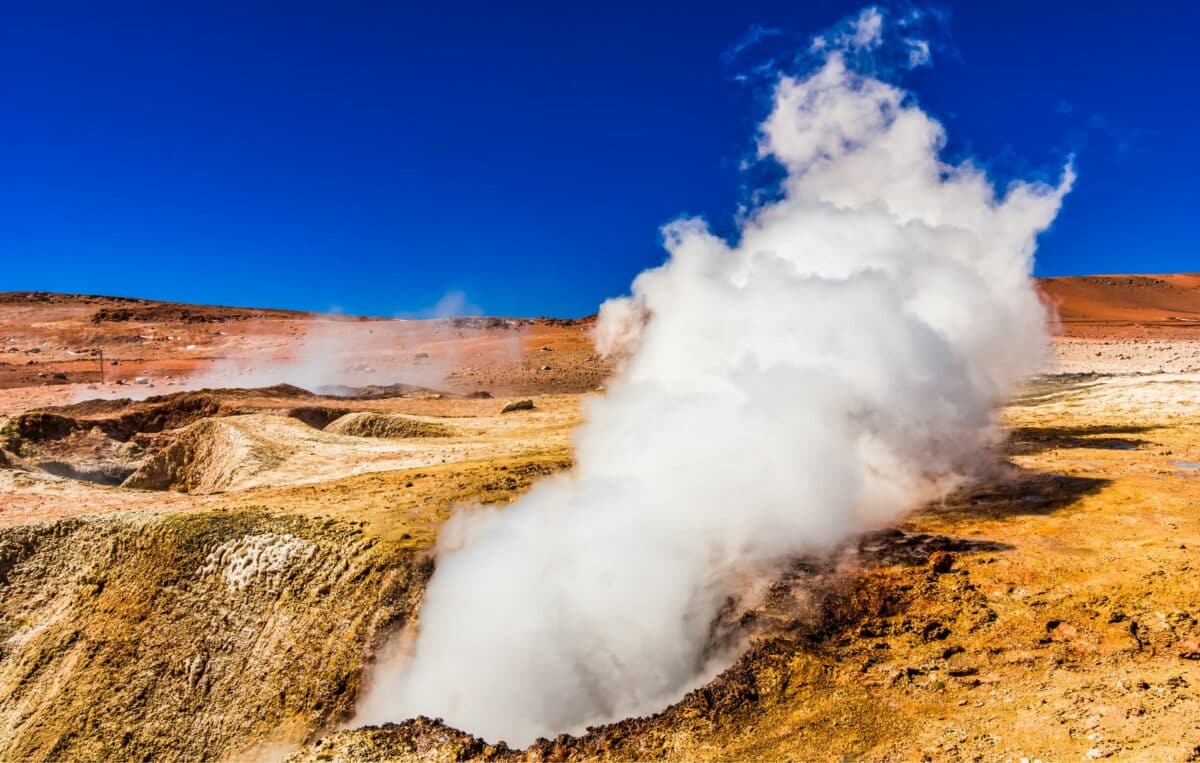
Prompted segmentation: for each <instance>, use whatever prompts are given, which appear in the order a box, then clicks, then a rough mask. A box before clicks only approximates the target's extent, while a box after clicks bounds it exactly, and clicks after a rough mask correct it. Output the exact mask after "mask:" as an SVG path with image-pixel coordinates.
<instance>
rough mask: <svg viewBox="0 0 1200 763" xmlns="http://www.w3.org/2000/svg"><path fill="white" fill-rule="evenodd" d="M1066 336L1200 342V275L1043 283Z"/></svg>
mask: <svg viewBox="0 0 1200 763" xmlns="http://www.w3.org/2000/svg"><path fill="white" fill-rule="evenodd" d="M1038 285H1039V287H1040V289H1041V291H1042V293H1043V295H1044V296H1045V297H1046V302H1047V303H1048V304H1049V305H1051V306H1052V307H1054V308H1055V309H1056V310H1057V311H1058V317H1059V321H1060V325H1061V328H1060V329H1059V331H1058V332H1057V333H1061V334H1062V335H1065V336H1072V337H1084V338H1091V339H1099V338H1139V337H1141V338H1154V339H1189V338H1195V339H1200V273H1175V274H1169V275H1099V276H1071V277H1064V278H1043V279H1040V280H1039V282H1038Z"/></svg>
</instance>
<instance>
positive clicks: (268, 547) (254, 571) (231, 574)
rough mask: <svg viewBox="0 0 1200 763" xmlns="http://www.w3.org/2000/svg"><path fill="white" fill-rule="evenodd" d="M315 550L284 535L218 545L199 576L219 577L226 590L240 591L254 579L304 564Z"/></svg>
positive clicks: (263, 536) (266, 535) (292, 536)
mask: <svg viewBox="0 0 1200 763" xmlns="http://www.w3.org/2000/svg"><path fill="white" fill-rule="evenodd" d="M316 550H317V547H316V546H315V545H313V544H312V543H309V542H308V541H306V540H304V539H302V538H297V537H296V536H294V535H291V534H288V533H285V534H283V535H276V534H275V533H262V534H260V535H246V536H244V537H242V538H239V539H237V540H230V541H226V542H224V543H222V544H221V545H219V546H217V547H216V548H215V549H213V552H212V553H211V554H209V555H208V557H207V558H205V560H204V566H203V567H201V568H200V574H201V575H215V574H216V573H218V572H219V573H221V577H223V578H225V583H226V584H227V585H228V586H229V590H231V591H233V590H241V589H243V588H245V587H246V586H247V585H249V584H250V583H251V581H253V580H254V579H255V578H256V577H259V576H261V575H268V574H273V573H279V572H283V571H284V570H286V569H287V568H288V567H290V566H292V565H293V564H296V563H297V562H307V561H308V560H309V559H311V558H312V556H313V554H314V553H315V552H316Z"/></svg>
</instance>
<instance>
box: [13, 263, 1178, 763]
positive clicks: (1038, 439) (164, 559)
mask: <svg viewBox="0 0 1200 763" xmlns="http://www.w3.org/2000/svg"><path fill="white" fill-rule="evenodd" d="M1125 278H1131V277H1113V278H1112V279H1110V280H1113V281H1114V285H1113V286H1106V285H1105V284H1104V283H1099V284H1097V283H1090V282H1087V283H1083V284H1082V285H1076V284H1073V283H1067V284H1066V285H1063V284H1054V283H1051V284H1049V286H1048V287H1047V290H1048V291H1049V292H1052V293H1056V294H1058V297H1057V298H1058V299H1059V301H1060V303H1061V304H1064V305H1065V308H1064V315H1065V316H1068V317H1071V319H1072V320H1073V321H1074V323H1072V324H1068V323H1067V322H1066V321H1064V323H1063V324H1062V325H1063V326H1074V328H1066V329H1063V331H1062V333H1063V334H1071V335H1070V336H1061V337H1059V338H1058V339H1057V340H1056V344H1055V350H1056V358H1055V359H1054V361H1053V363H1052V364H1051V365H1049V366H1048V368H1047V375H1046V376H1044V377H1042V378H1040V379H1038V380H1036V381H1035V382H1034V383H1032V384H1031V385H1030V387H1029V389H1028V390H1027V391H1026V393H1025V394H1024V395H1022V396H1021V397H1020V398H1018V399H1016V400H1014V401H1012V402H1011V404H1010V405H1008V406H1007V407H1006V408H1005V409H1004V411H1003V418H1004V421H1005V423H1006V424H1007V425H1008V426H1009V427H1010V430H1011V435H1010V436H1009V438H1008V440H1007V442H1006V443H1005V445H1004V446H1003V447H1002V448H1000V449H999V450H998V451H997V452H996V453H994V454H991V455H990V456H989V457H988V460H987V464H988V465H989V468H988V469H986V470H985V471H986V473H987V475H988V476H987V477H986V478H983V479H981V481H979V482H977V483H974V484H971V485H969V486H967V487H964V488H963V489H962V490H960V491H959V492H957V493H956V494H954V495H953V496H951V497H950V498H949V499H947V500H946V501H944V502H941V503H939V504H938V505H933V506H928V507H925V508H924V509H923V510H921V511H919V512H918V513H916V514H914V515H913V516H912V517H910V518H909V519H908V520H907V521H906V522H904V523H903V524H902V525H900V526H898V527H896V528H891V529H889V530H885V531H882V532H879V533H875V534H872V535H869V536H866V537H863V538H860V539H858V540H856V541H855V542H853V543H851V544H849V545H848V546H847V547H846V548H844V549H842V550H841V551H839V552H838V553H836V554H833V555H831V556H830V557H829V558H822V559H798V560H796V561H795V562H794V564H793V565H792V566H791V567H789V568H788V569H784V570H780V571H779V574H778V577H777V579H776V580H775V582H774V584H773V585H772V586H771V587H770V589H769V591H768V594H767V595H766V596H765V597H763V598H756V599H753V600H750V599H747V600H746V601H742V602H735V603H734V604H733V605H732V607H731V610H730V613H729V614H728V617H727V619H728V623H726V625H728V626H729V628H730V629H731V632H732V634H733V636H734V637H735V638H737V639H739V640H740V641H741V643H743V644H744V645H745V651H744V653H743V654H742V656H741V657H740V658H739V659H737V660H736V661H734V663H733V664H732V665H731V667H729V668H728V669H727V670H726V671H724V672H723V673H721V674H720V675H719V676H717V677H716V678H715V679H714V680H713V681H711V682H709V683H707V684H705V685H703V686H700V687H697V688H696V689H695V690H694V691H692V692H691V693H689V694H688V695H687V696H685V697H682V698H680V700H679V702H677V703H676V704H674V705H672V706H670V707H668V708H664V709H663V711H662V712H661V713H659V714H657V715H655V716H653V717H649V718H639V719H628V720H625V721H622V722H620V723H616V724H613V725H610V726H604V727H600V728H596V729H593V730H591V731H590V732H589V733H588V734H586V735H584V736H582V737H578V738H572V737H561V738H559V739H556V740H544V741H542V742H539V743H537V744H535V745H533V746H532V747H531V748H529V749H528V750H512V749H509V748H508V747H507V746H505V745H503V744H501V743H499V740H480V739H475V738H473V737H470V736H469V735H466V734H463V733H461V732H458V731H456V730H454V729H448V728H446V727H444V726H442V725H441V724H440V723H438V722H437V721H436V720H430V719H418V720H414V721H408V722H405V723H402V724H399V725H394V726H386V727H380V728H372V729H344V730H338V729H339V728H340V727H341V726H342V725H343V724H344V723H345V722H346V721H347V720H348V719H349V718H350V716H351V713H352V709H353V706H354V701H355V698H356V697H357V695H358V692H359V689H360V687H361V686H362V685H363V683H364V682H365V681H369V680H370V675H371V664H372V660H373V655H374V654H375V653H376V651H377V650H378V649H379V647H380V645H381V644H382V643H383V641H384V640H385V639H386V637H387V635H388V634H391V633H394V632H396V630H397V629H399V628H401V627H403V626H404V625H405V624H406V623H408V622H409V621H410V620H411V618H413V617H414V616H415V615H416V613H417V612H418V611H419V604H420V599H421V595H422V592H423V590H424V583H425V581H426V580H427V579H428V576H429V574H431V571H432V558H431V555H430V549H431V548H432V545H433V543H434V541H435V539H436V536H437V532H438V528H439V527H440V525H441V523H442V522H443V521H444V520H445V519H446V518H447V517H448V516H449V513H450V512H451V510H452V509H453V507H454V506H455V505H458V504H461V503H463V502H467V501H479V502H483V503H488V504H497V505H502V504H504V503H507V502H509V501H511V500H513V499H514V498H515V497H516V496H517V495H519V494H520V493H521V492H523V491H524V490H525V489H527V488H528V487H529V486H530V485H531V484H532V483H533V482H535V481H536V480H537V479H539V478H541V477H543V476H545V475H548V474H552V473H554V472H556V471H560V470H563V469H567V468H569V467H570V464H571V446H570V431H571V428H572V427H573V425H574V424H576V423H577V422H578V421H579V418H580V403H581V401H582V400H583V399H584V398H585V397H586V395H588V394H602V392H596V391H595V390H596V387H597V386H599V385H602V384H603V380H604V378H605V376H606V375H607V374H608V373H609V372H610V370H611V369H610V367H609V366H608V365H607V363H606V361H604V360H602V359H600V358H598V357H597V356H595V354H594V351H593V350H592V349H591V347H590V343H589V342H588V340H587V336H586V323H577V322H556V321H530V322H524V323H522V322H514V323H510V322H508V321H507V320H502V321H498V322H491V321H488V320H483V321H475V320H472V321H471V322H466V323H462V324H460V325H457V326H456V325H454V324H453V323H452V322H445V321H442V322H437V321H433V322H415V321H414V322H402V323H398V324H397V325H395V326H393V325H392V324H391V323H390V322H385V321H374V320H372V321H358V320H357V319H347V318H344V317H336V318H320V317H318V318H314V317H312V316H302V315H299V314H294V313H276V312H272V311H254V310H246V311H237V310H233V311H231V310H227V309H225V308H197V307H192V306H180V305H164V304H163V303H147V302H141V301H133V302H131V301H123V300H110V299H106V298H90V297H66V296H59V295H7V296H5V297H3V298H0V338H3V337H5V336H7V337H8V338H7V339H4V341H3V343H0V382H2V383H0V386H2V387H6V388H5V389H0V729H3V731H0V759H4V760H17V759H20V760H26V759H54V760H97V759H119V760H127V759H147V758H165V759H183V760H194V759H226V760H274V759H280V758H283V757H289V758H290V759H291V760H298V761H299V760H303V761H310V760H393V759H446V760H451V759H453V760H461V759H470V758H483V759H517V758H520V759H597V758H605V759H621V760H627V759H634V758H638V759H647V758H648V759H663V758H670V759H713V758H716V759H729V758H740V759H792V760H814V759H822V760H824V759H828V760H841V759H847V758H851V759H857V758H866V759H883V760H921V759H926V760H945V759H974V760H1014V761H1016V760H1020V759H1022V758H1025V759H1028V760H1037V759H1041V760H1046V761H1049V760H1067V759H1095V758H1113V759H1130V760H1188V759H1200V720H1198V719H1200V624H1198V620H1200V605H1198V604H1197V599H1196V590H1197V587H1196V573H1197V570H1196V568H1195V567H1194V562H1193V561H1192V560H1193V558H1194V552H1195V549H1197V548H1200V422H1198V420H1197V418H1196V416H1195V413H1194V412H1195V411H1196V410H1197V404H1198V403H1200V368H1198V367H1197V366H1198V365H1200V358H1198V357H1197V350H1200V344H1198V343H1197V340H1196V339H1192V338H1190V337H1191V336H1192V334H1191V333H1190V331H1191V330H1190V329H1189V328H1177V329H1176V330H1175V332H1174V334H1170V333H1169V332H1167V331H1166V329H1167V328H1170V327H1171V324H1172V323H1173V324H1175V325H1176V326H1179V325H1182V324H1184V323H1187V321H1179V320H1172V321H1171V322H1167V321H1168V319H1169V318H1170V315H1174V316H1176V317H1180V316H1182V317H1185V318H1186V317H1187V315H1188V314H1189V313H1188V312H1187V309H1186V308H1188V306H1189V305H1191V304H1197V305H1200V301H1197V302H1196V303H1188V302H1187V301H1186V300H1184V301H1182V302H1181V301H1179V300H1181V299H1183V297H1180V294H1183V295H1184V297H1186V295H1187V294H1188V293H1189V292H1188V291H1187V289H1189V288H1190V286H1189V284H1190V281H1188V280H1186V279H1187V278H1190V277H1168V280H1164V281H1163V283H1165V284H1166V286H1163V285H1155V284H1151V285H1148V286H1130V285H1129V284H1128V283H1126V282H1125V281H1124V280H1123V279H1125ZM1179 278H1183V279H1184V280H1182V281H1181V280H1179ZM1169 279H1175V280H1169ZM1136 283H1141V281H1136ZM1133 290H1140V291H1137V292H1136V294H1137V295H1138V296H1137V299H1136V300H1134V302H1136V304H1134V305H1133V306H1132V307H1129V306H1128V305H1126V304H1125V303H1123V302H1121V300H1125V301H1126V302H1129V301H1130V300H1131V299H1132V298H1131V297H1130V296H1129V294H1130V293H1131V291H1133ZM1081 294H1082V295H1083V296H1080V295H1081ZM1064 295H1065V297H1064ZM1097 295H1099V296H1097ZM1084 297H1086V299H1085V298H1084ZM1155 300H1157V302H1155ZM1164 300H1166V301H1167V302H1169V305H1168V306H1167V307H1169V308H1170V310H1173V311H1174V312H1172V313H1170V315H1167V313H1165V312H1163V311H1164V310H1167V308H1164V307H1162V305H1161V304H1159V303H1162V302H1163V301H1164ZM1148 303H1153V304H1152V305H1151V307H1149V308H1148V307H1147V306H1146V305H1147V304H1148ZM1081 305H1082V307H1081ZM1097 305H1099V307H1097ZM1154 305H1158V306H1157V307H1155V306H1154ZM1127 308H1128V309H1127ZM1148 309H1153V310H1157V311H1158V312H1154V313H1153V314H1152V315H1150V316H1149V318H1147V317H1146V315H1145V314H1143V313H1138V315H1139V316H1141V318H1138V317H1137V316H1135V318H1133V319H1131V318H1130V317H1129V313H1128V310H1142V311H1145V310H1148ZM1122 311H1124V312H1122ZM97 316H99V317H97ZM1114 316H1115V317H1114ZM1139 319H1144V320H1146V321H1150V322H1151V323H1153V322H1154V321H1151V319H1155V320H1157V319H1162V320H1161V321H1158V322H1157V323H1154V325H1153V326H1151V325H1150V323H1146V324H1145V325H1143V326H1142V327H1141V328H1140V329H1139V328H1138V326H1137V320H1139ZM1131 321H1132V322H1131ZM1164 322H1167V323H1164ZM314 323H317V324H320V328H319V329H314V328H313V325H314ZM1159 323H1164V325H1159ZM408 324H415V325H411V326H410V325H408ZM330 325H333V326H335V327H336V328H337V331H336V332H334V331H331V330H330V328H329V326H330ZM252 326H253V328H251V327H252ZM345 326H351V327H352V328H351V329H350V330H349V331H345V332H342V329H343V328H344V327H345ZM1105 326H1109V327H1110V329H1109V330H1107V333H1106V329H1105V328H1104V327H1105ZM364 327H365V328H364ZM1139 330H1142V331H1143V332H1144V333H1145V334H1147V335H1143V336H1132V335H1130V332H1131V331H1133V332H1135V333H1136V331H1139ZM314 331H316V332H317V333H318V334H321V335H322V337H325V336H336V337H337V341H332V340H326V339H325V338H320V340H319V341H315V340H313V339H312V338H311V337H313V336H314ZM373 331H374V332H378V333H371V332H373ZM189 332H191V333H189ZM216 332H223V333H216ZM1151 333H1153V336H1150V335H1148V334H1151ZM148 336H149V337H160V336H161V337H168V338H163V339H157V338H156V339H154V340H149V339H144V338H143V339H141V340H140V341H134V340H133V337H148ZM377 336H383V337H384V338H385V341H382V342H376V341H375V339H374V338H375V337H377ZM205 342H207V344H205ZM189 344H195V345H197V347H195V348H193V349H187V347H188V345H189ZM318 345H319V346H320V347H321V348H322V352H323V353H324V355H323V357H326V358H335V359H336V362H334V363H333V365H335V366H337V367H338V373H336V374H333V375H332V376H331V378H327V379H324V380H322V382H323V383H322V385H320V386H323V387H324V389H321V390H316V389H305V388H298V387H296V386H272V387H267V388H265V389H258V390H254V391H245V390H236V389H216V390H209V391H204V392H200V391H193V392H188V391H184V390H188V389H190V388H192V387H193V386H196V385H197V384H198V383H200V382H202V381H204V380H211V379H213V378H217V377H214V376H213V375H211V373H210V372H209V370H208V369H206V368H205V367H204V365H203V364H205V363H207V364H209V365H212V364H217V365H220V366H222V367H224V368H231V369H235V371H233V372H232V373H235V374H236V373H237V369H244V370H246V373H245V374H240V376H241V377H242V378H244V379H245V380H247V381H251V382H256V381H258V380H259V378H260V376H261V374H262V373H263V372H262V369H264V368H267V369H269V368H271V367H272V366H271V365H270V364H265V363H262V362H261V360H262V358H263V357H269V358H271V360H272V363H276V366H275V367H285V368H288V369H292V370H291V371H289V373H296V374H301V372H302V371H304V369H305V368H306V366H305V363H306V362H307V361H297V360H296V358H297V357H303V356H305V355H307V354H309V350H310V349H311V347H312V346H318ZM201 347H203V348H205V349H203V350H201V349H200V348H201ZM305 347H308V349H304V348H305ZM89 348H95V349H97V350H98V351H99V350H103V351H104V353H105V358H106V361H109V362H111V360H113V359H115V360H117V361H118V365H117V366H111V365H110V366H107V367H106V368H107V369H115V371H114V373H116V374H118V375H116V376H115V378H108V379H107V383H106V385H103V386H102V385H100V383H99V378H98V354H99V353H98V352H97V354H96V356H95V357H94V359H93V356H92V355H90V354H88V350H89ZM543 348H544V349H543ZM14 349H15V350H16V351H15V352H14V351H13V350H14ZM32 349H38V350H39V351H38V352H29V351H30V350H32ZM69 352H70V353H76V354H75V355H70V354H67V353H69ZM189 353H201V354H204V355H205V356H206V357H207V356H211V357H212V358H215V360H214V359H209V360H204V359H202V358H199V359H198V358H197V357H194V356H193V355H192V354H189ZM422 353H424V354H425V355H426V356H427V357H424V358H417V357H416V356H417V355H420V354H422ZM1097 353H1099V354H1097ZM80 355H83V356H84V357H83V358H82V359H81V358H80ZM435 360H436V364H435V363H434V362H433V361H435ZM30 361H32V363H31V362H30ZM389 362H393V363H394V365H393V366H389V365H387V363H389ZM385 368H387V369H391V370H388V371H386V372H385V371H381V370H380V369H385ZM89 369H91V371H90V372H92V373H96V375H97V378H95V379H93V378H90V377H88V376H87V374H88V373H89ZM296 369H300V370H296ZM368 369H369V370H368ZM431 369H435V370H436V372H437V373H436V374H434V373H432V371H431ZM60 373H61V374H64V375H65V378H57V377H56V374H60ZM37 374H44V375H43V376H40V377H39V376H37ZM439 374H440V375H439ZM435 377H436V378H435ZM139 378H140V379H142V380H143V382H144V383H138V379H139ZM223 378H228V377H223ZM118 380H120V381H125V382H127V383H126V384H116V383H115V382H116V381H118ZM275 381H287V379H286V378H285V379H276V380H275ZM293 383H294V382H293ZM397 383H398V384H397ZM150 385H153V386H152V387H151V386H150ZM301 386H303V385H301ZM92 387H95V388H94V389H93V388H92ZM124 393H132V394H124ZM484 393H486V394H487V395H490V396H485V395H484ZM156 395H157V396H156ZM96 396H107V397H111V398H115V399H108V400H103V401H96V402H80V401H82V400H85V399H87V398H88V397H96ZM521 399H529V400H531V401H532V403H533V407H532V409H527V410H517V411H513V412H510V413H501V411H502V410H503V409H504V407H505V406H506V405H507V404H508V403H510V402H514V401H517V400H521Z"/></svg>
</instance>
